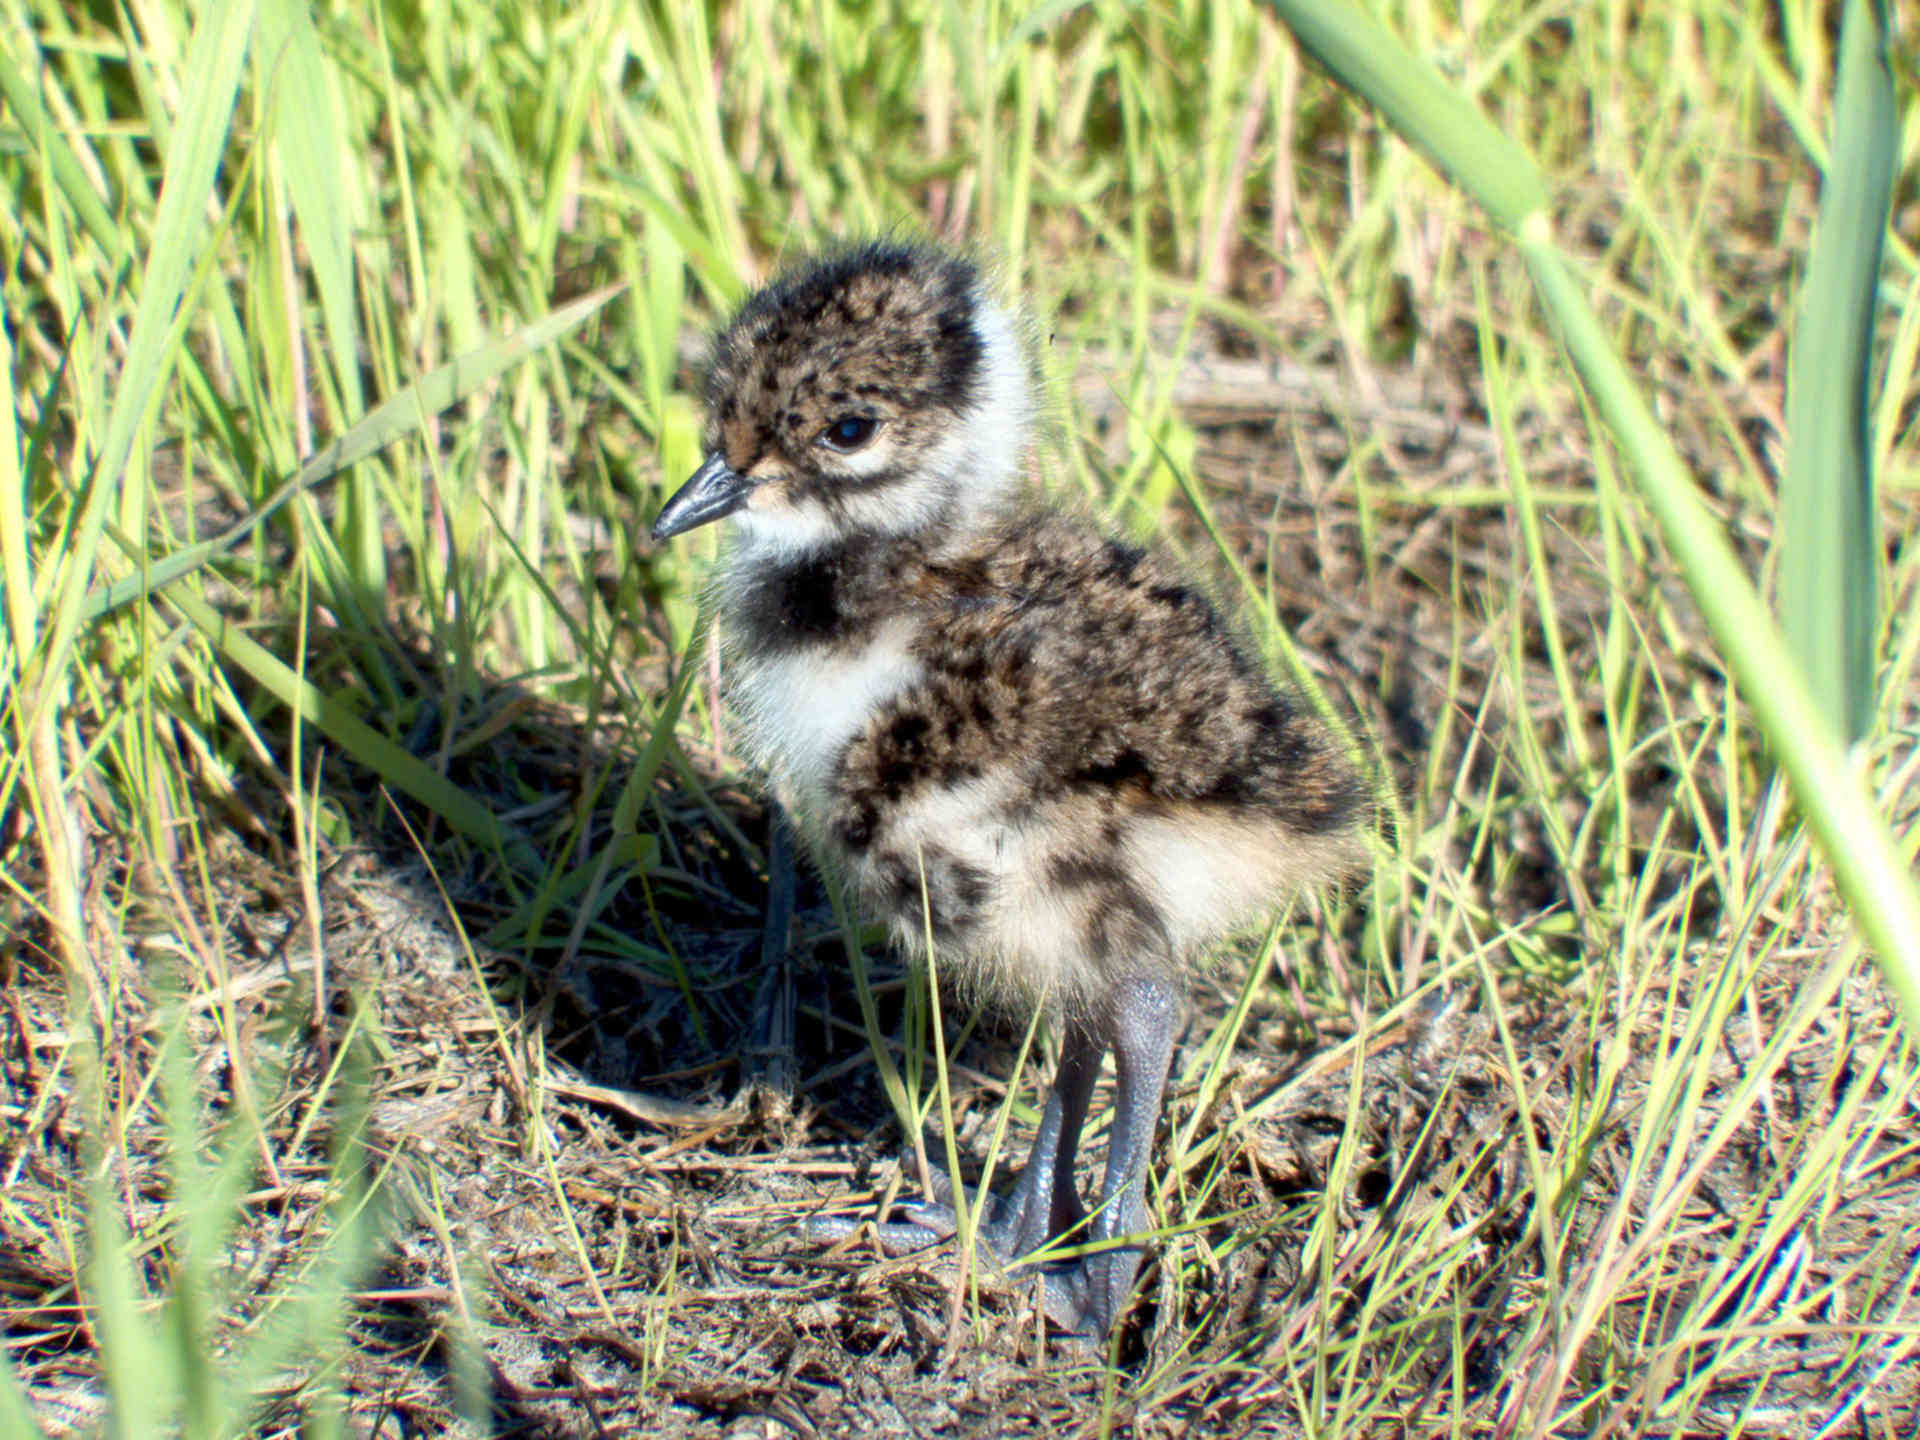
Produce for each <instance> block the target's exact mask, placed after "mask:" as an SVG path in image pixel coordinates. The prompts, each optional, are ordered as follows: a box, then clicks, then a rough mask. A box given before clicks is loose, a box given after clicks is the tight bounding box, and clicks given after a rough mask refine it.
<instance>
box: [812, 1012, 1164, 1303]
mask: <svg viewBox="0 0 1920 1440" xmlns="http://www.w3.org/2000/svg"><path fill="white" fill-rule="evenodd" d="M1178 1017H1179V995H1178V992H1177V991H1176V990H1175V989H1174V987H1173V985H1172V984H1171V983H1170V982H1169V981H1167V980H1165V979H1163V978H1161V977H1159V976H1157V975H1140V976H1136V977H1134V978H1132V979H1129V980H1125V981H1122V982H1121V983H1120V984H1119V985H1116V986H1115V987H1114V989H1113V991H1112V992H1111V994H1110V996H1109V997H1108V1000H1107V1003H1106V1006H1105V1008H1104V1010H1103V1011H1102V1012H1101V1013H1100V1014H1098V1015H1096V1016H1095V1017H1093V1018H1092V1020H1091V1021H1090V1022H1080V1021H1070V1022H1069V1023H1068V1025H1067V1030H1066V1033H1065V1035H1064V1036H1063V1037H1062V1039H1061V1047H1060V1069H1059V1073H1058V1074H1057V1075H1055V1076H1054V1082H1053V1089H1052V1090H1051V1092H1049V1094H1048V1096H1047V1105H1046V1110H1045V1111H1044V1112H1043V1114H1042V1115H1041V1119H1040V1129H1039V1131H1038V1132H1037V1133H1036V1134H1035V1136H1034V1141H1033V1149H1032V1150H1031V1152H1029V1154H1028V1156H1027V1163H1026V1168H1025V1169H1023V1170H1022V1171H1021V1173H1020V1178H1019V1179H1018V1180H1017V1181H1015V1182H1014V1185H1013V1187H1012V1189H1010V1190H1009V1191H1007V1193H1006V1194H1005V1195H1004V1196H1003V1197H1001V1199H999V1200H998V1201H997V1202H995V1204H994V1207H993V1214H992V1216H991V1217H990V1218H989V1219H988V1220H987V1221H986V1222H985V1223H983V1224H982V1225H981V1227H980V1234H979V1239H980V1244H981V1246H982V1247H983V1248H984V1249H986V1250H987V1251H988V1252H989V1253H990V1254H991V1255H993V1256H994V1257H995V1258H996V1259H998V1260H1000V1261H1001V1262H1002V1263H1005V1262H1007V1261H1010V1260H1017V1259H1020V1258H1021V1257H1023V1256H1026V1255H1031V1254H1032V1253H1033V1252H1034V1251H1036V1250H1039V1249H1041V1248H1042V1247H1043V1246H1045V1245H1047V1244H1048V1243H1050V1242H1052V1241H1054V1240H1060V1239H1066V1240H1067V1241H1068V1242H1069V1243H1073V1242H1075V1241H1080V1240H1084V1241H1085V1242H1087V1243H1089V1244H1097V1243H1099V1242H1101V1241H1107V1240H1114V1239H1117V1238H1119V1237H1120V1236H1122V1235H1135V1234H1139V1233H1140V1232H1142V1231H1144V1230H1146V1229H1147V1218H1148V1217H1147V1205H1146V1194H1147V1162H1148V1160H1149V1158H1150V1157H1151V1155H1152V1151H1153V1132H1154V1129H1155V1128H1156V1127H1157V1126H1158V1125H1159V1123H1160V1105H1161V1101H1162V1099H1163V1098H1164V1097H1165V1094H1166V1086H1167V1068H1168V1066H1169V1064H1171V1062H1172V1060H1173V1040H1174V1033H1175V1029H1176V1024H1177V1020H1178ZM1109 1046H1111V1048H1112V1050H1113V1068H1114V1079H1115V1087H1114V1114H1113V1133H1112V1139H1111V1141H1110V1142H1109V1144H1108V1146H1107V1166H1106V1175H1105V1179H1104V1180H1103V1182H1102V1184H1101V1187H1100V1203H1099V1206H1098V1208H1097V1209H1096V1211H1095V1213H1094V1215H1093V1219H1092V1222H1091V1223H1087V1212H1086V1209H1085V1207H1084V1206H1083V1205H1082V1203H1081V1200H1080V1193H1079V1190H1078V1189H1077V1188H1076V1186H1075V1183H1074V1178H1073V1168H1074V1161H1075V1159H1076V1157H1077V1155H1078V1153H1079V1147H1080V1132H1081V1129H1082V1128H1083V1127H1084V1125H1085V1123H1086V1118H1087V1104H1088V1101H1089V1100H1090V1098H1091V1097H1092V1094H1093V1086H1094V1081H1095V1080H1096V1079H1097V1078H1098V1077H1099V1074H1100V1060H1101V1057H1102V1056H1103V1055H1104V1054H1105V1053H1106V1051H1107V1049H1108V1047H1109ZM906 1210H907V1214H908V1219H907V1220H905V1221H897V1222H889V1223H885V1224H881V1225H877V1226H875V1227H874V1229H875V1232H876V1234H877V1235H878V1237H879V1240H880V1244H881V1247H882V1248H883V1249H884V1250H886V1251H887V1252H888V1253H889V1254H894V1255H900V1254H910V1253H912V1252H913V1251H915V1250H924V1249H926V1248H927V1247H928V1246H930V1245H934V1244H937V1243H938V1242H940V1241H942V1240H945V1239H947V1238H949V1237H950V1236H951V1235H952V1234H953V1233H954V1230H955V1229H956V1224H955V1216H954V1212H953V1209H952V1207H951V1206H947V1205H940V1204H929V1203H920V1204H916V1205H911V1206H908V1207H906ZM859 1228H860V1222H859V1221H856V1220H852V1219H847V1218H844V1217H839V1216H826V1217H821V1218H818V1219H815V1220H813V1221H810V1222H809V1223H808V1226H807V1231H808V1233H809V1234H810V1235H812V1236H813V1237H814V1238H815V1239H819V1240H841V1239H844V1238H845V1237H847V1236H848V1235H851V1234H852V1233H853V1232H854V1231H855V1230H857V1229H859ZM1076 1230H1077V1231H1078V1233H1074V1232H1075V1231H1076ZM1142 1253H1143V1252H1142V1250H1141V1248H1140V1247H1139V1246H1137V1245H1126V1246H1117V1247H1115V1248H1112V1249H1108V1250H1102V1251H1099V1252H1098V1253H1096V1254H1092V1255H1085V1256H1082V1257H1081V1258H1079V1259H1077V1260H1074V1261H1071V1262H1066V1263H1062V1264H1060V1265H1057V1266H1050V1267H1049V1268H1048V1269H1047V1270H1046V1272H1045V1275H1044V1279H1043V1284H1044V1286H1045V1293H1046V1311H1047V1315H1048V1316H1049V1318H1051V1319H1052V1320H1053V1321H1054V1322H1055V1323H1056V1324H1058V1325H1060V1326H1062V1327H1063V1328H1064V1329H1065V1330H1067V1331H1068V1332H1070V1333H1073V1334H1077V1335H1084V1336H1089V1337H1092V1338H1095V1339H1100V1338H1103V1337H1104V1336H1105V1335H1106V1334H1107V1332H1108V1331H1109V1330H1111V1329H1112V1328H1113V1322H1114V1320H1115V1319H1116V1318H1118V1316H1119V1314H1120V1312H1121V1310H1122V1308H1123V1307H1124V1306H1125V1305H1126V1303H1127V1297H1128V1296H1129V1295H1130V1294H1131V1293H1132V1291H1133V1282H1134V1278H1135V1276H1136V1275H1137V1274H1138V1273H1139V1269H1140V1259H1141V1255H1142Z"/></svg>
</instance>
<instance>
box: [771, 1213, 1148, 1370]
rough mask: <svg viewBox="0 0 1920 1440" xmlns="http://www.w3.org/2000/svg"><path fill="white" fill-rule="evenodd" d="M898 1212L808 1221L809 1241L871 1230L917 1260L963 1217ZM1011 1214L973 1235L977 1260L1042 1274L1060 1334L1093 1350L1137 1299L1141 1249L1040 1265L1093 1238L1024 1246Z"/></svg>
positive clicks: (1045, 1300) (1046, 1303)
mask: <svg viewBox="0 0 1920 1440" xmlns="http://www.w3.org/2000/svg"><path fill="white" fill-rule="evenodd" d="M894 1208H895V1209H896V1210H897V1211H898V1212H899V1213H900V1214H901V1215H902V1216H903V1217H904V1218H903V1219H900V1220H877V1221H867V1220H860V1219H856V1218H854V1217H852V1216H846V1215H821V1216H816V1217H814V1218H813V1219H811V1220H809V1221H807V1222H806V1233H807V1236H808V1238H810V1239H813V1240H817V1241H821V1242H826V1243H833V1244H838V1243H839V1242H841V1241H843V1240H847V1239H849V1238H851V1237H852V1236H854V1235H855V1234H857V1233H859V1232H860V1231H861V1230H863V1229H865V1230H869V1231H870V1232H871V1233H872V1235H873V1236H874V1239H875V1240H876V1242H877V1243H878V1244H879V1246H880V1249H881V1251H882V1252H883V1253H885V1254H887V1255H889V1256H902V1255H917V1254H919V1253H920V1252H921V1251H924V1250H930V1249H932V1248H933V1247H934V1246H936V1245H940V1244H944V1243H945V1242H946V1241H948V1240H951V1239H953V1238H954V1237H955V1236H956V1235H958V1234H959V1233H960V1216H959V1213H958V1212H957V1211H956V1210H955V1209H954V1207H953V1206H951V1205H948V1204H944V1203H941V1202H938V1201H932V1200H912V1201H903V1202H901V1203H900V1204H898V1205H896V1206H895V1207H894ZM1004 1208H1005V1202H1004V1201H1003V1202H1000V1203H998V1204H996V1205H995V1213H994V1214H993V1215H992V1216H991V1217H989V1218H987V1219H985V1220H982V1221H981V1222H980V1224H979V1227H978V1228H977V1229H976V1230H975V1232H974V1253H975V1254H977V1255H983V1256H985V1257H986V1258H987V1259H988V1260H990V1261H991V1262H992V1263H993V1266H994V1268H995V1269H996V1270H1000V1271H1003V1272H1004V1271H1008V1270H1012V1271H1013V1278H1014V1279H1016V1280H1018V1279H1021V1278H1023V1277H1025V1276H1026V1275H1028V1274H1032V1273H1034V1272H1037V1273H1038V1277H1039V1281H1040V1304H1041V1309H1042V1310H1043V1311H1044V1312H1045V1314H1046V1317H1047V1319H1049V1320H1051V1321H1052V1322H1053V1324H1054V1326H1055V1328H1056V1329H1057V1330H1059V1331H1060V1332H1061V1334H1062V1335H1063V1336H1065V1337H1067V1338H1071V1339H1076V1340H1080V1341H1083V1342H1086V1343H1089V1344H1093V1345H1098V1344H1100V1343H1101V1342H1103V1341H1104V1340H1105V1339H1106V1337H1107V1335H1108V1333H1109V1332H1110V1331H1111V1330H1112V1329H1113V1322H1114V1321H1115V1320H1116V1319H1117V1318H1118V1317H1119V1315H1120V1313H1121V1312H1122V1310H1123V1309H1124V1307H1125V1306H1126V1302H1127V1298H1128V1297H1129V1296H1130V1295H1131V1294H1132V1293H1133V1282H1134V1279H1135V1278H1136V1276H1137V1275H1138V1274H1139V1269H1140V1260H1141V1257H1142V1255H1143V1253H1144V1252H1143V1251H1142V1250H1141V1249H1140V1247H1139V1246H1137V1245H1123V1246H1116V1247H1113V1248H1111V1249H1106V1250H1096V1251H1093V1252H1092V1253H1090V1254H1086V1255H1078V1256H1074V1257H1073V1258H1071V1259H1058V1260H1048V1259H1035V1258H1033V1257H1035V1256H1036V1255H1037V1254H1039V1252H1040V1251H1042V1250H1045V1249H1046V1248H1047V1247H1048V1246H1050V1245H1054V1244H1056V1243H1057V1244H1059V1245H1060V1246H1061V1247H1063V1248H1071V1247H1072V1246H1075V1245H1077V1244H1080V1243H1083V1242H1085V1241H1086V1240H1087V1239H1088V1238H1089V1237H1086V1236H1085V1235H1083V1234H1062V1235H1059V1236H1054V1237H1050V1238H1046V1239H1043V1240H1041V1241H1040V1242H1039V1243H1038V1244H1036V1245H1031V1246H1027V1245H1023V1244H1022V1243H1021V1235H1020V1229H1021V1227H1020V1224H1019V1221H1020V1216H1019V1215H1018V1214H1017V1213H1016V1214H1013V1215H1006V1214H1003V1213H1001V1211H1002V1210H1003V1209H1004Z"/></svg>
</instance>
